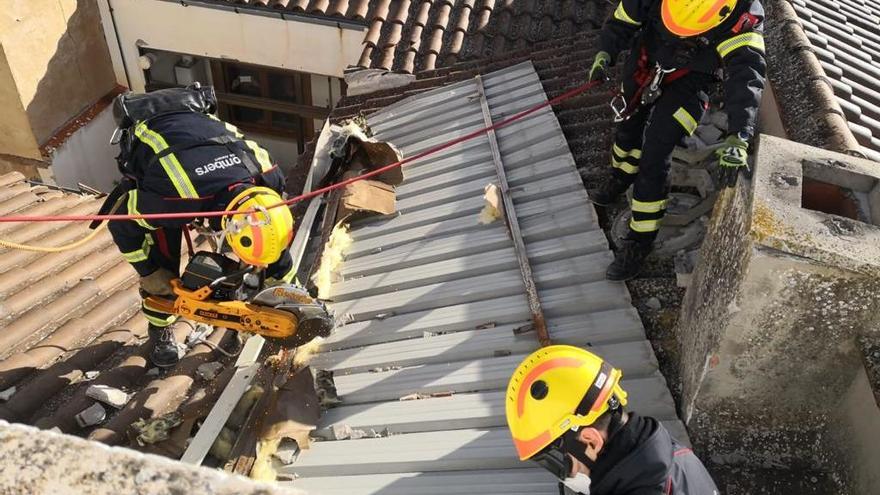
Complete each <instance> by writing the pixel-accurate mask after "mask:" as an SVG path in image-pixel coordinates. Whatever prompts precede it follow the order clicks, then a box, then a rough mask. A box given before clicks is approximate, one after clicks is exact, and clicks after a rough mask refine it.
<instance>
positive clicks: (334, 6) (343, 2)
mask: <svg viewBox="0 0 880 495" xmlns="http://www.w3.org/2000/svg"><path fill="white" fill-rule="evenodd" d="M347 10H348V0H332V1H331V2H330V6H329V7H327V15H331V16H336V17H343V16H345V12H346V11H347Z"/></svg>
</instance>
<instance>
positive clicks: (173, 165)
mask: <svg viewBox="0 0 880 495" xmlns="http://www.w3.org/2000/svg"><path fill="white" fill-rule="evenodd" d="M134 135H135V136H137V137H138V139H140V140H141V142H143V143H144V144H146V145H147V146H149V147H150V148H151V149H152V150H153V152H154V153H156V154H159V153H161V152H162V151H164V150H166V149H168V143H167V142H166V141H165V138H163V137H162V136H160V135H159V134H158V133H156V132H153V131H151V130H150V128H148V127H147V124H146V123H144V122H141V123H140V124H138V125H137V126H135V128H134ZM159 163H161V164H162V168H164V169H165V173H166V174H168V178H169V179H171V183H172V184H174V188H175V189H177V194H179V195H180V197H181V198H189V199H196V198H198V197H199V195H198V193H196V188H195V187H194V186H193V184H192V182H191V181H190V180H189V176H188V175H186V171H185V170H184V169H183V166H182V165H181V164H180V161H178V160H177V157H176V156H175V155H174V153H169V154H167V155H165V156H163V157H162V158H160V159H159Z"/></svg>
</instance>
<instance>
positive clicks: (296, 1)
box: [290, 0, 309, 12]
mask: <svg viewBox="0 0 880 495" xmlns="http://www.w3.org/2000/svg"><path fill="white" fill-rule="evenodd" d="M308 6H309V0H293V4H291V5H290V10H295V11H300V12H305V10H306V7H308Z"/></svg>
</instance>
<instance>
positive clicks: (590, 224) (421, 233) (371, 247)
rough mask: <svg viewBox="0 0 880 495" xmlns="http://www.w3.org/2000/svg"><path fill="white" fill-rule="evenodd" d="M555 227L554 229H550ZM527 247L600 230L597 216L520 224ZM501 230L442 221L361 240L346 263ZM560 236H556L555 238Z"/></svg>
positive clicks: (568, 214)
mask: <svg viewBox="0 0 880 495" xmlns="http://www.w3.org/2000/svg"><path fill="white" fill-rule="evenodd" d="M549 227H552V228H549ZM520 228H521V229H522V234H523V237H524V238H525V241H526V244H527V245H528V243H529V242H533V241H535V240H540V239H549V238H552V237H553V236H554V235H559V236H562V235H568V234H573V233H577V232H586V231H590V230H598V229H599V221H598V219H597V218H596V212H595V210H593V209H592V208H570V209H562V210H550V211H545V212H543V213H540V214H538V215H532V216H530V217H529V218H525V219H523V220H522V221H521V222H520ZM487 230H500V231H502V232H506V230H505V228H504V225H503V224H502V223H501V222H494V223H491V224H489V225H481V224H479V223H477V222H476V221H474V222H462V221H461V220H459V219H453V220H445V221H439V222H436V223H433V224H427V225H423V226H421V227H417V228H413V229H409V230H407V234H408V235H406V236H402V235H397V233H395V232H390V233H383V232H381V231H379V235H376V236H375V237H371V238H369V239H359V240H358V241H357V242H355V243H354V244H353V245H352V246H351V248H350V249H349V250H348V251H347V252H346V259H348V260H351V259H354V258H357V257H359V256H365V255H367V254H375V253H380V252H384V251H388V250H391V249H395V248H398V247H400V246H404V245H407V244H410V243H414V242H421V241H424V240H430V239H440V238H444V237H447V236H451V235H455V234H460V233H465V232H476V231H487ZM554 232H557V233H556V234H553V233H554Z"/></svg>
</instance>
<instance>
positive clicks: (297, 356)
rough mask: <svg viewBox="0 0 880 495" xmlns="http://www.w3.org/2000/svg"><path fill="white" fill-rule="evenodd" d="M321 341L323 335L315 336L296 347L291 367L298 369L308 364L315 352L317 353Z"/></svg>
mask: <svg viewBox="0 0 880 495" xmlns="http://www.w3.org/2000/svg"><path fill="white" fill-rule="evenodd" d="M323 341H324V338H323V337H315V338H314V339H312V340H310V341H309V342H308V343H307V344H305V345H301V346H299V347H297V348H296V352H295V353H294V354H293V367H294V368H295V369H299V368H304V367H306V366H308V364H309V362H311V360H312V358H313V357H314V356H315V354H317V353H318V350H319V349H320V348H321V342H323Z"/></svg>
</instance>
